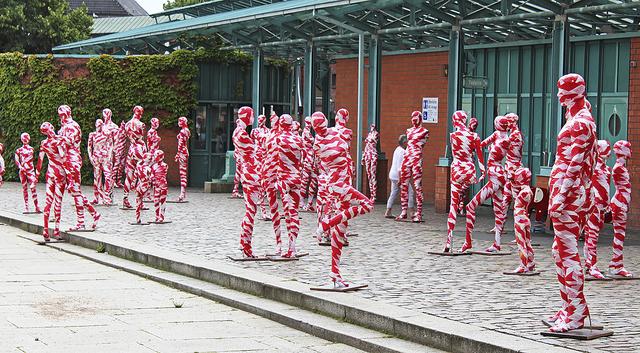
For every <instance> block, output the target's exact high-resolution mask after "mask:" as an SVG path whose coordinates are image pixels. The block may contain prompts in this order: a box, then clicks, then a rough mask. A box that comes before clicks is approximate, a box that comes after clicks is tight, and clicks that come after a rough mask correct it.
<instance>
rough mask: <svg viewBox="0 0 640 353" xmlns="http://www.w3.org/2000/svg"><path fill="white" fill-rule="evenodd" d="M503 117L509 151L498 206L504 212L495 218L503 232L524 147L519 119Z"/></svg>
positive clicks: (513, 116) (511, 114) (510, 114)
mask: <svg viewBox="0 0 640 353" xmlns="http://www.w3.org/2000/svg"><path fill="white" fill-rule="evenodd" d="M504 117H505V118H507V119H508V120H509V149H508V150H507V159H506V163H505V167H504V171H505V176H506V182H505V183H504V188H503V192H502V205H501V206H500V210H504V212H499V213H496V217H495V218H496V220H495V222H496V225H497V224H500V225H501V226H500V227H501V228H502V230H503V231H504V222H505V221H506V219H507V213H508V212H509V205H511V201H513V200H514V199H515V197H514V196H515V192H514V191H513V190H512V189H513V185H512V181H513V173H515V172H516V170H518V168H521V167H522V146H523V145H524V138H523V137H522V132H521V131H520V129H519V128H518V120H519V119H520V118H519V117H518V115H516V114H514V113H509V114H507V115H505V116H504ZM494 231H495V228H494ZM501 235H502V234H501Z"/></svg>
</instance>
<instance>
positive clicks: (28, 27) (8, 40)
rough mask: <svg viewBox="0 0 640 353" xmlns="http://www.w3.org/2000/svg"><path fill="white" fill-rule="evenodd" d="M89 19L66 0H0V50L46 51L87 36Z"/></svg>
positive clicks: (89, 17)
mask: <svg viewBox="0 0 640 353" xmlns="http://www.w3.org/2000/svg"><path fill="white" fill-rule="evenodd" d="M91 26H93V19H92V18H91V16H89V15H88V14H87V7H86V6H85V5H84V4H83V5H82V6H80V7H78V8H77V9H75V10H73V11H70V10H69V2H68V1H67V0H2V1H0V52H10V51H20V52H23V53H29V54H44V53H50V52H51V48H53V47H54V46H56V45H60V44H65V43H69V42H75V41H78V40H82V39H87V38H89V36H90V35H91Z"/></svg>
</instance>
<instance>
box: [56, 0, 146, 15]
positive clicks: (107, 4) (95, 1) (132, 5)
mask: <svg viewBox="0 0 640 353" xmlns="http://www.w3.org/2000/svg"><path fill="white" fill-rule="evenodd" d="M82 3H85V4H86V5H87V7H88V8H89V11H88V12H89V15H94V14H95V15H96V16H98V17H120V16H147V15H148V14H147V11H145V10H144V9H143V8H142V7H141V6H140V5H139V4H138V3H137V2H136V1H135V0H69V5H70V6H71V8H72V9H75V8H76V7H79V6H80V5H82Z"/></svg>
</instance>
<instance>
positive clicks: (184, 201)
mask: <svg viewBox="0 0 640 353" xmlns="http://www.w3.org/2000/svg"><path fill="white" fill-rule="evenodd" d="M167 203H189V201H187V200H183V201H178V200H167Z"/></svg>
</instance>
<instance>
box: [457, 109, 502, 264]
mask: <svg viewBox="0 0 640 353" xmlns="http://www.w3.org/2000/svg"><path fill="white" fill-rule="evenodd" d="M509 124H510V120H509V119H508V118H506V117H504V116H497V117H496V118H495V119H494V125H495V129H496V131H494V132H493V134H491V136H489V137H487V138H486V139H485V140H484V141H482V142H481V144H480V145H481V147H485V146H488V145H491V149H490V150H489V158H488V159H487V169H488V170H487V176H488V181H487V183H486V184H485V185H484V186H483V187H482V189H480V191H478V193H477V194H476V195H475V196H474V197H473V198H472V199H471V201H470V202H469V204H468V205H467V235H466V240H465V242H464V244H463V245H462V248H461V249H460V252H465V251H467V250H469V249H471V248H472V246H473V245H472V235H473V228H474V227H475V223H476V208H477V207H478V206H480V205H481V204H482V203H483V202H484V201H485V200H486V199H488V198H489V197H491V198H492V201H493V211H494V213H495V215H496V220H498V219H503V218H502V216H501V214H502V213H501V212H504V210H502V190H503V188H504V183H505V181H506V178H505V175H504V168H502V160H503V159H504V158H505V156H506V155H507V150H508V149H509V136H508V135H507V129H508V128H509ZM502 226H503V224H502V223H500V224H498V226H496V229H495V241H494V243H493V245H491V246H490V247H489V248H487V249H486V250H485V251H487V252H498V251H500V240H501V234H502Z"/></svg>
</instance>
